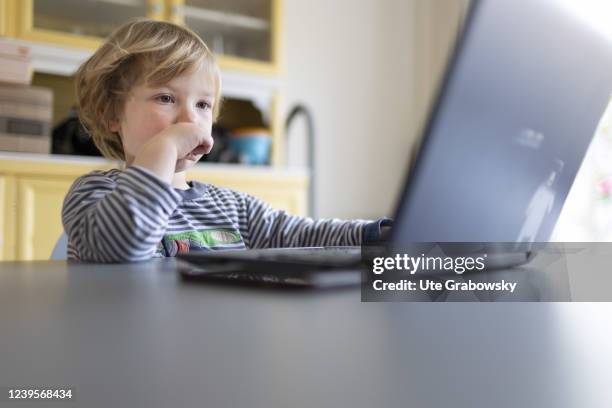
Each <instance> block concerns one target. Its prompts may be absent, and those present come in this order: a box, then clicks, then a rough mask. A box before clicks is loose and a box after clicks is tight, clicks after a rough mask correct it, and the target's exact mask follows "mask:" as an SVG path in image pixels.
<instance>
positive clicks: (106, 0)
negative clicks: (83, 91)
mask: <svg viewBox="0 0 612 408" xmlns="http://www.w3.org/2000/svg"><path fill="white" fill-rule="evenodd" d="M5 1H12V2H13V3H14V5H13V8H14V12H15V13H16V14H17V15H16V16H15V17H16V19H15V28H14V30H15V33H12V34H13V35H15V36H16V37H18V38H23V39H27V40H32V41H42V42H47V43H52V44H58V45H68V46H75V47H85V48H91V49H95V48H97V47H98V46H99V45H100V44H101V41H102V38H104V37H107V36H108V35H109V34H110V33H111V32H112V31H113V30H114V29H115V28H117V27H118V26H119V25H121V24H122V23H124V22H125V21H127V20H129V19H132V18H135V17H145V16H148V17H150V18H156V19H160V18H162V17H163V15H164V9H163V5H164V3H163V0H121V1H117V0H98V1H82V0H23V1H16V0H5ZM9 34H11V33H9Z"/></svg>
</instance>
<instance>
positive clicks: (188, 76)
mask: <svg viewBox="0 0 612 408" xmlns="http://www.w3.org/2000/svg"><path fill="white" fill-rule="evenodd" d="M214 91H215V89H214V84H213V81H212V79H211V78H210V75H208V72H207V71H206V69H205V68H204V67H201V68H199V69H197V70H193V72H188V73H184V74H182V75H181V76H178V77H175V78H174V79H172V80H171V81H170V82H168V83H166V84H164V85H160V86H149V85H146V84H141V85H138V86H135V87H134V88H132V89H131V90H130V93H129V95H128V97H127V99H126V101H125V105H124V109H123V114H122V116H121V119H120V120H119V121H117V122H116V123H113V124H111V131H113V132H119V134H120V135H121V139H122V142H123V151H124V153H125V160H126V163H127V164H130V163H131V162H133V161H134V158H135V156H136V154H137V153H138V151H139V150H140V148H141V147H142V146H143V145H144V144H145V143H146V142H147V141H148V140H149V139H151V138H152V137H154V136H155V135H157V134H158V133H159V132H161V131H162V130H164V129H165V128H167V127H168V126H170V125H172V124H175V123H180V122H190V123H193V124H195V125H197V126H198V127H200V128H201V129H202V131H203V132H207V133H208V134H209V135H210V132H211V129H212V122H213V117H212V107H213V104H214V103H215V100H214V95H215V92H214ZM194 163H195V161H193V160H185V159H181V160H179V161H178V162H177V164H176V172H179V171H183V170H185V169H186V168H188V167H190V166H191V165H193V164H194Z"/></svg>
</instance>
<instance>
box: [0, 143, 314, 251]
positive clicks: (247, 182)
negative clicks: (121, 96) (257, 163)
mask: <svg viewBox="0 0 612 408" xmlns="http://www.w3.org/2000/svg"><path fill="white" fill-rule="evenodd" d="M4 155H5V156H6V157H0V221H1V222H2V224H1V225H2V228H1V229H0V232H1V233H2V236H1V237H0V238H1V241H0V242H1V244H0V245H1V246H0V260H43V259H48V258H49V256H50V254H51V251H52V249H53V247H54V245H55V243H56V241H57V239H58V238H59V236H60V235H61V233H62V231H63V227H62V223H61V208H62V203H63V200H64V196H65V195H66V193H67V192H68V189H69V188H70V186H71V185H72V183H73V182H74V180H75V179H76V178H77V177H79V176H81V175H83V174H85V173H88V172H90V171H92V170H95V169H102V170H105V169H109V168H112V167H115V166H114V163H113V162H110V161H105V160H102V159H68V158H65V159H57V158H53V157H52V156H41V157H43V158H46V159H36V158H35V157H36V155H24V157H26V158H25V159H24V158H20V155H19V154H17V153H15V154H9V153H6V154H4ZM63 157H66V156H63ZM188 178H189V179H194V180H198V181H202V182H204V183H210V184H216V185H219V186H223V187H227V188H232V189H235V190H238V191H243V192H245V193H249V194H252V195H255V196H257V197H259V198H261V199H263V200H265V201H266V202H268V203H269V204H270V205H272V206H273V207H275V208H278V209H282V210H286V211H288V212H289V213H292V214H298V215H304V214H305V213H306V210H307V209H306V201H307V196H306V194H307V193H306V192H307V189H308V178H307V176H306V175H305V174H304V173H301V172H289V171H286V170H278V169H273V168H269V167H262V168H257V167H246V166H230V165H207V164H202V165H198V166H196V167H195V168H194V169H192V170H191V171H190V172H189V175H188Z"/></svg>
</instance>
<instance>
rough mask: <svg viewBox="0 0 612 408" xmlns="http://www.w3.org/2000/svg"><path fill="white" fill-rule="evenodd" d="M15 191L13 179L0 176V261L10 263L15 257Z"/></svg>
mask: <svg viewBox="0 0 612 408" xmlns="http://www.w3.org/2000/svg"><path fill="white" fill-rule="evenodd" d="M15 190H16V188H15V177H12V176H5V175H0V261H12V260H14V259H15V257H16V246H15V239H14V237H15V227H16V225H15V220H16V216H17V206H16V202H17V200H16V197H15Z"/></svg>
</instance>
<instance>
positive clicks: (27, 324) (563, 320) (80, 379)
mask: <svg viewBox="0 0 612 408" xmlns="http://www.w3.org/2000/svg"><path fill="white" fill-rule="evenodd" d="M610 312H612V307H611V306H610V304H607V303H596V304H587V303H504V304H499V303H490V304H479V303H466V304H459V303H446V304H439V303H438V304H435V303H431V304H428V303H361V302H360V291H359V289H358V288H357V289H355V290H353V289H349V290H334V291H324V292H317V291H278V290H265V289H256V288H245V287H232V286H219V285H202V284H199V285H197V284H189V283H185V282H182V281H181V280H180V279H178V278H177V275H176V263H175V261H174V260H172V259H170V260H158V261H151V262H147V263H141V264H134V265H78V264H75V265H68V264H66V263H65V262H61V261H56V262H53V261H49V262H32V263H0V389H2V392H3V394H5V395H2V396H0V406H15V407H23V406H38V407H41V406H79V407H109V406H131V407H139V406H146V407H158V406H159V407H173V406H174V407H187V406H205V407H266V408H268V407H309V408H310V407H345V406H346V407H370V406H376V407H407V406H411V407H445V406H450V407H470V408H472V407H555V408H561V407H610V406H612V395H611V392H610V390H609V381H610V378H611V375H612V351H611V348H610V347H609V344H610V341H611V340H612V324H611V323H612V313H610ZM9 388H70V389H72V392H73V400H72V401H70V402H67V401H64V402H58V401H53V402H52V403H50V402H49V401H44V402H43V401H31V402H24V401H18V402H15V401H14V400H13V401H9V400H8V399H7V397H6V393H7V392H8V389H9ZM28 404H29V405H28Z"/></svg>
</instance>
